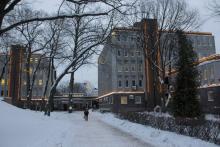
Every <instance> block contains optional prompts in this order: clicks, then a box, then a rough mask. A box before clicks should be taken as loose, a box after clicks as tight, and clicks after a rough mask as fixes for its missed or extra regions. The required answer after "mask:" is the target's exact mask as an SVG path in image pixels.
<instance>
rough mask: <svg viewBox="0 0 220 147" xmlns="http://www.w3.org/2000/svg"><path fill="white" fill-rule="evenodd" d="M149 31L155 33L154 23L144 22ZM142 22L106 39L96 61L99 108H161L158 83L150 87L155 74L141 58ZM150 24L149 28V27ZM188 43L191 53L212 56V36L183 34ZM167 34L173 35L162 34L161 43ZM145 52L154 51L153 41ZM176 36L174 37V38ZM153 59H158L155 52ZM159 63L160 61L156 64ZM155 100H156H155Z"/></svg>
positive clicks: (213, 51) (134, 109)
mask: <svg viewBox="0 0 220 147" xmlns="http://www.w3.org/2000/svg"><path fill="white" fill-rule="evenodd" d="M145 21H146V23H147V27H148V29H147V30H146V32H147V33H148V34H146V36H147V35H149V36H150V35H151V34H154V33H155V34H156V33H157V31H158V30H157V29H156V28H155V27H156V26H157V24H155V20H145ZM142 23H143V22H140V23H135V24H134V26H133V27H127V28H115V29H113V30H112V34H111V36H110V37H109V39H108V40H107V42H106V44H105V46H104V48H103V51H102V52H101V54H100V56H99V59H98V89H99V92H98V94H99V97H98V99H99V102H100V108H102V109H107V110H109V111H114V112H120V111H141V110H146V109H147V108H149V107H151V110H152V108H154V107H155V105H157V104H159V105H160V102H159V101H160V100H159V99H158V98H160V96H159V95H155V93H159V92H158V91H159V90H160V87H159V84H160V83H159V82H158V81H157V83H158V85H155V87H153V86H154V85H153V84H152V83H153V82H152V81H153V80H154V78H157V76H158V73H155V72H154V71H153V70H151V68H152V65H150V64H149V63H150V61H147V60H148V59H147V58H145V57H144V52H143V48H142V47H141V45H142V44H143V42H142V40H141V37H140V35H139V31H140V29H143V27H141V25H142ZM151 25H152V26H151ZM185 34H186V36H187V38H188V39H189V40H191V42H192V45H193V47H194V50H195V51H196V52H197V54H198V56H199V57H207V56H209V55H212V54H215V42H214V36H213V35H212V34H211V33H203V32H185ZM167 35H172V36H174V35H175V33H173V32H171V33H170V32H167V31H163V32H162V37H161V42H162V41H163V40H164V39H166V37H167ZM153 37H154V36H151V39H150V40H151V42H149V44H150V47H149V46H148V47H147V48H146V49H145V52H146V51H148V50H151V51H152V50H153V48H155V49H154V50H157V47H154V44H155V42H156V41H155V40H156V38H155V39H152V38H153ZM174 37H175V36H174ZM154 56H155V58H154V60H155V61H156V60H158V58H157V57H156V56H157V53H155V55H154ZM157 62H160V61H157ZM155 97H156V98H155Z"/></svg>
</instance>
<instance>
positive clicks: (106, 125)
mask: <svg viewBox="0 0 220 147" xmlns="http://www.w3.org/2000/svg"><path fill="white" fill-rule="evenodd" d="M131 134H132V135H131ZM151 144H152V145H151ZM153 146H154V147H218V146H217V145H215V144H213V143H208V142H205V141H202V140H199V139H196V138H192V137H187V136H183V135H178V134H175V133H172V132H167V131H162V130H158V129H155V128H152V127H149V126H143V125H140V124H135V123H131V122H129V121H126V120H121V119H118V118H116V117H114V115H113V114H111V113H109V114H101V113H98V112H90V117H89V121H88V122H86V121H84V119H83V112H73V113H72V114H69V113H67V112H53V113H52V114H51V117H46V116H44V115H43V113H42V112H34V111H30V110H23V109H19V108H16V107H14V106H12V105H9V104H7V103H5V102H2V101H1V99H0V147H153Z"/></svg>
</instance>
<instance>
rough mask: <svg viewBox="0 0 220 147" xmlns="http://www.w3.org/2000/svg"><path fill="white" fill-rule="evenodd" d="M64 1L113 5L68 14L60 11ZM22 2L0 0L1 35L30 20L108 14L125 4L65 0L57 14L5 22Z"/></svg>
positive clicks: (114, 0)
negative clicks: (9, 22)
mask: <svg viewBox="0 0 220 147" xmlns="http://www.w3.org/2000/svg"><path fill="white" fill-rule="evenodd" d="M64 1H69V2H71V3H75V4H77V3H78V4H89V3H104V4H105V5H107V6H109V7H111V9H108V11H100V12H98V13H96V12H94V13H89V12H88V13H84V14H72V15H70V14H67V13H59V12H60V11H59V10H60V9H61V7H62V4H63V2H64ZM22 2H24V0H1V1H0V14H1V15H0V35H2V34H3V33H5V32H7V31H9V30H11V29H13V28H15V27H17V26H19V25H22V24H25V23H29V22H33V21H50V20H57V19H65V18H76V17H87V16H88V17H93V16H104V15H105V16H106V15H108V14H109V13H111V12H112V11H113V10H116V9H118V10H119V8H120V7H121V6H123V5H125V4H124V3H123V0H108V1H106V0H63V2H62V3H61V6H60V8H59V10H58V13H57V14H56V15H52V16H44V17H36V16H33V17H31V18H28V19H18V20H17V21H16V22H14V23H13V24H7V23H5V22H4V21H5V19H6V18H8V17H11V12H13V11H14V9H15V8H16V7H18V6H19V5H20V4H22Z"/></svg>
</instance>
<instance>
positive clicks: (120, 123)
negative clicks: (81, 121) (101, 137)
mask: <svg viewBox="0 0 220 147" xmlns="http://www.w3.org/2000/svg"><path fill="white" fill-rule="evenodd" d="M95 115H97V116H98V117H100V119H101V120H102V121H104V122H105V123H107V124H109V125H111V126H113V127H116V128H118V129H120V130H122V131H124V132H127V133H130V134H132V135H133V136H135V137H137V138H139V139H141V140H142V141H145V142H151V143H152V144H153V145H155V146H156V147H218V146H217V145H215V144H213V143H209V142H205V141H202V140H200V139H197V138H192V137H188V136H183V135H179V134H176V133H173V132H168V131H162V130H158V129H155V128H152V127H149V126H144V125H141V124H136V123H132V122H129V121H127V120H121V119H119V118H116V117H115V116H114V115H113V114H111V113H105V114H101V113H99V112H97V113H96V114H95Z"/></svg>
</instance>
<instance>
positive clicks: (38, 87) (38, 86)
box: [0, 45, 54, 107]
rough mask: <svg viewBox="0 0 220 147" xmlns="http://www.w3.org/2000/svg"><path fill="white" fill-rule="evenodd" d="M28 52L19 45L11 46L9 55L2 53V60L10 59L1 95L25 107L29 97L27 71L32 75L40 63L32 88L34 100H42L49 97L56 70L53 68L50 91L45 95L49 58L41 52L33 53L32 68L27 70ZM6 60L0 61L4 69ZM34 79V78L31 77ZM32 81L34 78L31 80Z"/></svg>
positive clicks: (2, 82)
mask: <svg viewBox="0 0 220 147" xmlns="http://www.w3.org/2000/svg"><path fill="white" fill-rule="evenodd" d="M26 55H27V54H26V52H25V48H23V47H21V46H19V45H13V46H11V49H10V53H9V54H8V55H5V54H1V56H0V60H1V61H3V60H5V59H6V57H7V59H8V60H9V61H8V62H7V64H6V66H5V71H4V72H3V77H2V79H1V85H0V90H1V96H3V97H5V99H6V100H7V101H8V102H9V103H12V104H14V105H22V106H23V107H25V105H26V104H25V101H26V98H27V90H26V87H27V86H26V84H27V82H26V74H27V72H28V73H29V74H30V76H31V77H32V76H33V74H34V72H35V69H36V67H37V66H38V64H39V67H38V69H37V70H36V74H35V82H34V83H33V90H32V101H33V102H41V101H42V99H47V96H48V94H49V89H50V86H51V79H52V78H51V76H53V75H54V71H53V70H51V71H52V72H51V74H50V77H49V83H48V91H47V92H46V97H44V96H43V95H44V94H43V92H44V87H45V84H46V80H47V74H48V69H49V68H48V67H49V62H48V59H47V58H46V57H45V56H44V55H41V54H37V53H35V54H32V55H31V58H30V69H29V70H27V69H26V66H25V63H26ZM4 64H5V62H0V69H1V70H2V69H3V67H4ZM31 79H32V78H31ZM31 82H32V80H31Z"/></svg>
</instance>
